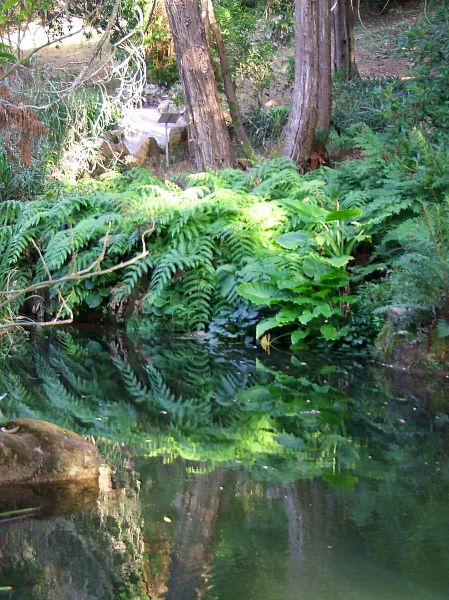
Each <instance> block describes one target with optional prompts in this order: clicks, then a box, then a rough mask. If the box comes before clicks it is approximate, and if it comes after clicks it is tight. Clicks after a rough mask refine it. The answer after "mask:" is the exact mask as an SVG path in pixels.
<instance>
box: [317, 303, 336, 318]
mask: <svg viewBox="0 0 449 600" xmlns="http://www.w3.org/2000/svg"><path fill="white" fill-rule="evenodd" d="M336 312H338V311H337V310H336V309H335V308H332V306H330V304H327V302H322V303H321V304H318V305H317V306H315V308H314V309H313V311H312V314H313V316H314V317H319V316H321V315H322V316H323V317H331V316H332V315H333V314H335V313H336Z"/></svg>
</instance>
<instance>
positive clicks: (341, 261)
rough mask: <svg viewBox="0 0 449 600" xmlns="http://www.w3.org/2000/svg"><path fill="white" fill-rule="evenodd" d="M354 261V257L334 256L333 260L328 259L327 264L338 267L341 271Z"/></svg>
mask: <svg viewBox="0 0 449 600" xmlns="http://www.w3.org/2000/svg"><path fill="white" fill-rule="evenodd" d="M351 260H352V256H348V255H346V256H333V257H332V258H328V259H327V262H329V263H330V264H331V265H332V266H333V267H337V269H340V268H341V267H345V266H346V265H347V264H348V262H350V261H351Z"/></svg>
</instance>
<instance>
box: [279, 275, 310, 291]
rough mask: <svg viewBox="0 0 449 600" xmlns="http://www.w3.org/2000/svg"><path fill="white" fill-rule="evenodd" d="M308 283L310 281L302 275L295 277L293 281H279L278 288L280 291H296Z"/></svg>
mask: <svg viewBox="0 0 449 600" xmlns="http://www.w3.org/2000/svg"><path fill="white" fill-rule="evenodd" d="M304 282H308V279H306V278H305V277H302V276H301V275H295V276H294V278H293V279H280V280H279V281H277V282H276V283H277V286H278V288H279V289H280V290H294V289H296V288H299V287H300V286H302V285H303V284H304Z"/></svg>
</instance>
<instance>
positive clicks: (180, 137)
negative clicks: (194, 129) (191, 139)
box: [169, 129, 187, 150]
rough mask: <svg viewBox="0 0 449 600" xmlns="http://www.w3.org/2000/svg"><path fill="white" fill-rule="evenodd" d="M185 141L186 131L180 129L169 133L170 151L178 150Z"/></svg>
mask: <svg viewBox="0 0 449 600" xmlns="http://www.w3.org/2000/svg"><path fill="white" fill-rule="evenodd" d="M186 140H187V130H186V129H182V130H178V131H172V132H170V142H169V148H170V150H174V149H175V148H179V146H181V145H182V144H183V142H185V141H186Z"/></svg>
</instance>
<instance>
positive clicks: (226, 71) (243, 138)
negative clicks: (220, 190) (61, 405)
mask: <svg viewBox="0 0 449 600" xmlns="http://www.w3.org/2000/svg"><path fill="white" fill-rule="evenodd" d="M203 1H204V0H203ZM207 2H208V11H207V17H208V19H209V25H210V29H211V31H212V34H213V36H214V38H215V43H216V44H217V50H218V58H219V59H220V68H221V76H222V78H223V84H224V91H225V95H226V99H227V101H228V105H229V112H230V114H231V119H232V124H233V126H234V130H235V134H236V136H237V139H238V141H239V142H240V144H241V146H242V152H243V154H244V156H246V158H249V159H252V158H254V151H253V148H252V146H251V141H250V139H249V137H248V134H247V133H246V131H245V128H244V127H243V124H242V117H241V115H240V108H239V104H238V100H237V94H236V91H235V85H234V82H233V80H232V77H231V70H230V68H229V61H228V57H227V54H226V49H225V45H224V42H223V38H222V36H221V31H220V27H219V25H218V23H217V19H216V18H215V11H214V7H213V4H212V0H207Z"/></svg>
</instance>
